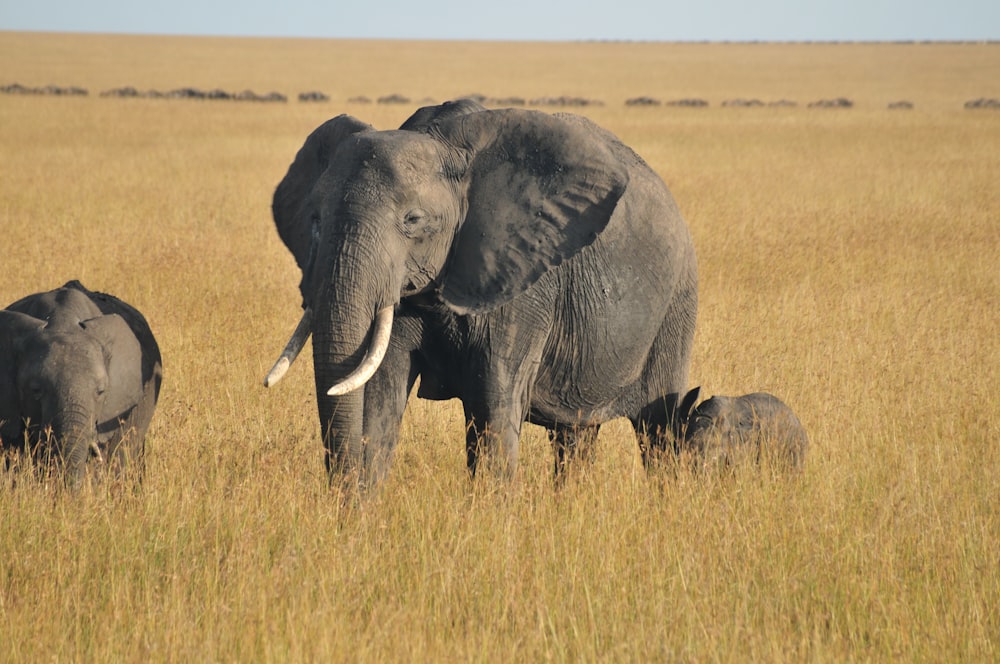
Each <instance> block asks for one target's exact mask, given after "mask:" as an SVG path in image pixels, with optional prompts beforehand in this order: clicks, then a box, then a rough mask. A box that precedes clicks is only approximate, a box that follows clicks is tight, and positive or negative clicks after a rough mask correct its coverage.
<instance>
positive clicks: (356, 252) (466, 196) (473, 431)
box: [0, 99, 808, 490]
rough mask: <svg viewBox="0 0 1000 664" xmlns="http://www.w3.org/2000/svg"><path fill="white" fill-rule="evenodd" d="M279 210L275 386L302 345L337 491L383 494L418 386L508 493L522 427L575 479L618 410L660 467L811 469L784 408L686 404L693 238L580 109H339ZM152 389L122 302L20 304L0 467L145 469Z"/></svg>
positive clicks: (642, 173)
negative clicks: (282, 260)
mask: <svg viewBox="0 0 1000 664" xmlns="http://www.w3.org/2000/svg"><path fill="white" fill-rule="evenodd" d="M272 215H273V219H274V224H275V227H276V230H277V233H278V236H279V237H280V239H281V240H282V242H284V244H285V245H286V247H287V248H288V249H289V251H290V252H291V253H292V255H293V256H294V258H295V261H296V263H297V265H298V268H299V269H300V270H301V275H300V276H301V278H300V279H299V288H300V292H301V303H302V316H301V319H300V321H299V322H298V324H297V326H296V327H295V330H294V332H293V333H292V335H291V338H290V340H289V342H288V344H287V346H286V347H285V349H284V350H283V351H282V352H281V353H280V356H279V357H278V360H277V361H276V362H275V364H274V367H273V368H272V369H271V371H270V372H269V373H268V375H267V377H266V378H265V379H264V384H265V386H267V387H273V386H274V385H275V384H276V383H277V382H278V381H279V380H280V379H281V378H282V376H284V375H285V373H286V372H287V371H288V370H289V369H290V367H291V365H292V363H293V362H294V361H295V359H296V356H297V355H298V354H299V351H300V350H301V349H302V347H303V346H304V344H305V342H306V340H307V339H308V338H309V337H310V336H311V337H312V339H313V343H312V348H313V366H314V374H315V382H316V388H317V391H316V399H317V409H318V414H319V425H320V431H319V433H320V436H321V439H322V441H323V446H324V450H325V462H326V467H327V471H328V474H329V477H330V480H331V482H343V483H346V484H349V485H350V486H351V487H353V488H355V489H357V488H360V489H362V490H364V489H368V488H370V487H374V486H377V485H378V484H379V483H380V482H381V481H382V480H383V479H384V477H385V476H386V473H387V472H388V471H389V467H390V465H391V463H392V460H393V457H394V455H395V450H396V446H397V442H398V439H399V432H400V424H401V421H402V417H403V412H404V409H405V408H406V404H407V401H408V398H409V396H410V393H411V390H412V389H413V388H414V386H415V385H416V384H417V382H418V380H419V388H418V389H417V396H418V397H421V398H425V399H431V400H446V399H459V400H460V401H461V402H462V405H463V408H464V413H465V420H466V427H465V453H466V462H467V466H468V470H469V472H470V474H471V475H473V476H475V475H476V473H477V471H479V470H480V469H481V468H483V467H484V466H485V467H487V468H489V469H490V472H492V473H495V474H498V475H500V476H502V477H510V476H511V475H512V474H513V473H514V471H515V470H516V466H517V458H518V447H519V440H520V433H521V427H522V424H523V423H524V422H530V423H533V424H536V425H539V426H541V427H544V428H545V429H546V430H547V432H548V436H549V439H550V441H551V443H552V447H553V452H554V476H555V477H556V478H557V480H558V479H561V478H563V477H565V471H566V468H567V465H568V464H571V463H581V462H582V460H576V461H574V457H589V456H590V454H589V453H588V450H589V448H590V446H591V445H592V444H593V443H594V441H595V439H596V437H597V434H598V431H599V429H600V427H601V425H602V424H603V423H604V422H607V421H608V420H611V419H615V418H620V417H624V418H627V419H628V420H629V421H630V422H631V424H632V427H633V429H634V431H635V434H636V439H637V441H638V443H639V450H640V452H641V456H642V461H643V463H644V465H645V466H646V467H650V466H656V465H658V463H659V462H660V461H661V460H671V459H686V460H689V461H691V462H692V463H694V464H695V466H696V467H699V468H704V467H719V466H721V467H731V466H734V465H736V464H741V463H743V462H744V461H746V460H749V462H750V463H754V464H759V463H764V462H765V461H766V462H767V463H771V462H772V461H773V462H776V463H779V464H780V466H781V467H783V468H784V467H787V468H791V469H798V468H800V467H801V465H802V463H803V458H804V455H805V452H806V448H807V445H808V440H807V436H806V433H805V430H804V428H803V426H802V424H801V422H800V421H799V420H798V418H797V417H796V416H795V414H794V413H793V412H792V411H791V409H790V408H789V407H788V406H787V405H785V404H784V403H783V402H781V401H780V400H779V399H777V398H776V397H774V396H772V395H769V394H766V393H760V392H758V393H752V394H747V395H744V396H740V397H721V396H715V397H713V398H710V399H707V400H705V401H702V402H700V403H699V402H698V400H699V398H700V393H701V389H700V388H695V389H689V388H688V374H689V369H690V364H691V355H692V350H693V346H694V344H693V338H694V331H695V320H696V315H697V310H698V274H697V260H696V258H695V249H694V245H693V242H692V238H691V235H690V233H689V230H688V226H687V224H686V222H685V221H684V219H683V217H682V216H681V214H680V211H679V209H678V206H677V204H676V203H675V201H674V199H673V197H672V195H671V194H670V192H669V191H668V190H667V187H666V185H665V184H664V182H663V180H662V179H661V178H660V177H659V176H658V175H657V174H656V173H655V172H654V171H653V170H652V169H651V168H650V167H649V166H648V165H647V164H646V163H645V162H644V161H643V160H642V158H641V157H639V156H638V155H637V154H636V153H635V152H634V151H632V150H631V149H630V148H628V147H627V146H625V145H624V144H623V143H621V142H620V141H619V140H618V139H617V138H616V137H615V136H614V135H612V134H611V133H610V132H608V131H607V130H605V129H603V128H601V127H599V126H597V125H596V124H594V123H593V122H592V121H590V120H588V119H586V118H584V117H582V116H579V115H573V114H568V113H556V114H549V113H546V112H542V111H537V110H527V109H522V108H506V109H487V108H486V107H485V106H483V105H482V104H481V103H479V102H478V101H476V100H473V99H460V100H457V101H454V102H445V103H443V104H438V105H431V106H425V107H422V108H420V109H418V110H417V111H416V112H415V113H414V114H413V115H412V116H410V117H409V118H408V119H407V120H406V121H405V122H404V123H403V124H402V125H401V126H400V127H399V129H396V130H388V131H387V130H377V129H375V128H374V127H372V126H371V125H369V124H367V123H365V122H363V121H361V120H359V119H357V118H354V117H352V116H349V115H340V116H337V117H335V118H333V119H331V120H328V121H327V122H325V123H323V124H321V125H320V126H319V127H317V128H316V129H315V130H314V131H313V132H312V133H311V134H310V135H309V136H308V137H307V138H306V139H305V142H304V144H303V145H302V147H301V148H300V149H299V151H298V153H297V154H296V155H295V157H294V159H293V161H292V163H291V165H290V166H289V167H288V171H287V173H286V174H285V175H284V177H283V178H282V179H281V181H280V183H279V184H278V186H277V188H276V190H275V192H274V195H273V199H272ZM56 278H57V276H56V275H53V279H56ZM291 280H292V275H289V281H291ZM289 327H291V325H289ZM166 360H167V362H168V363H169V358H166ZM162 375H163V372H162V360H161V356H160V349H159V347H158V345H157V342H156V340H155V337H154V335H153V332H152V331H151V330H150V327H149V325H148V324H147V322H146V319H145V317H144V316H143V314H142V313H140V312H139V311H138V310H137V309H136V308H134V307H133V306H131V305H129V304H127V303H125V302H123V301H122V300H120V299H118V298H116V297H114V296H112V295H108V294H103V293H99V292H94V291H90V290H88V289H87V288H86V287H85V286H84V285H83V284H81V283H80V282H78V281H70V282H68V283H65V284H64V285H63V286H61V287H59V288H56V289H54V290H50V291H44V292H38V293H35V294H31V295H27V296H25V297H23V298H21V299H19V300H17V301H16V302H14V303H12V304H10V305H9V306H7V307H6V308H5V309H4V310H2V311H0V439H2V444H3V446H4V447H5V448H7V449H6V450H5V452H6V453H5V458H6V461H7V463H8V464H11V463H13V462H12V461H11V459H15V460H16V459H24V458H27V459H34V460H36V461H38V462H39V467H41V468H54V469H55V470H56V471H57V472H62V473H63V474H64V475H65V478H66V481H67V483H69V484H70V485H71V486H78V485H80V484H81V483H82V482H83V481H85V479H86V478H88V477H89V478H99V477H102V476H106V475H107V474H109V473H114V474H121V473H123V472H130V471H134V472H135V474H136V475H137V476H141V474H142V467H143V457H144V436H145V433H146V430H147V428H148V426H149V424H150V420H151V418H152V417H153V411H154V409H155V405H156V401H157V398H158V395H159V392H160V386H161V382H162ZM294 416H295V415H290V417H294ZM456 433H457V432H456ZM164 435H165V436H169V424H164Z"/></svg>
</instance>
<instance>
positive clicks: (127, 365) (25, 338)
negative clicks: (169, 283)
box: [0, 282, 159, 483]
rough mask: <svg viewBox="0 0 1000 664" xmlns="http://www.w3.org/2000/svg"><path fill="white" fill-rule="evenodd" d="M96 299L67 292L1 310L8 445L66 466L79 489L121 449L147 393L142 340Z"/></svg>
mask: <svg viewBox="0 0 1000 664" xmlns="http://www.w3.org/2000/svg"><path fill="white" fill-rule="evenodd" d="M74 283H75V282H74ZM80 289H82V286H80ZM88 293H89V292H88V291H85V290H79V289H77V288H73V287H63V288H62V289H58V290H57V291H51V292H50V293H44V294H36V295H34V296H29V297H28V298H24V299H22V300H19V301H18V302H16V303H14V304H13V305H11V306H10V307H9V308H8V309H6V310H3V311H0V336H2V341H0V439H2V441H3V445H4V446H5V447H20V448H22V449H23V447H24V446H25V445H27V446H28V447H30V448H31V450H32V452H33V453H34V455H35V456H36V458H39V459H43V458H50V459H58V461H59V462H60V463H61V464H62V465H63V466H64V467H65V469H66V471H67V477H68V479H69V480H70V482H71V483H76V482H77V481H78V480H79V479H80V477H81V476H82V474H83V472H84V470H85V467H86V463H87V461H88V459H90V458H91V457H97V458H98V459H101V460H104V458H105V455H106V454H108V453H113V452H115V451H116V450H118V447H119V444H120V443H121V441H122V439H123V437H126V436H127V435H129V432H127V431H124V430H123V429H125V428H128V427H129V426H135V424H136V423H137V422H136V421H135V418H134V417H133V415H134V411H135V410H136V409H137V407H139V406H140V404H141V403H142V401H143V397H144V391H145V390H144V377H143V365H144V361H143V348H142V346H141V344H140V341H139V339H138V338H137V336H136V334H135V333H134V332H133V330H132V328H131V327H130V325H129V323H128V322H127V321H126V320H125V319H124V318H123V317H122V315H119V314H117V313H103V312H102V311H101V308H100V307H99V306H98V304H97V303H95V302H94V301H93V300H92V299H91V298H90V297H89V295H88ZM108 297H110V296H108ZM143 322H144V321H143ZM151 338H152V336H151V335H150V339H151ZM154 343H155V342H154ZM155 359H156V364H157V374H158V362H159V353H158V351H156V358H155ZM147 364H148V363H147ZM150 378H152V376H151V377H150ZM157 380H158V375H157ZM154 398H155V390H154ZM141 424H142V426H143V431H144V426H145V423H141Z"/></svg>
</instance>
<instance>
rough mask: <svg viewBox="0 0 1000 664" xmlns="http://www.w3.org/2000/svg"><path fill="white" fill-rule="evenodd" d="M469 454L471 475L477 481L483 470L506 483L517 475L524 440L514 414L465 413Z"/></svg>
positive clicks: (473, 411)
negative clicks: (519, 450) (518, 459)
mask: <svg viewBox="0 0 1000 664" xmlns="http://www.w3.org/2000/svg"><path fill="white" fill-rule="evenodd" d="M465 420H466V425H465V427H466V428H465V454H466V463H467V465H468V468H469V474H470V475H471V476H473V477H475V476H476V473H477V472H478V471H479V469H480V468H481V467H485V468H487V469H488V471H490V472H491V473H492V474H496V475H497V476H498V477H502V478H504V479H510V478H512V477H513V476H514V473H515V472H516V471H517V453H518V446H519V444H520V438H521V421H520V419H518V418H517V417H516V416H515V415H514V414H513V413H512V412H495V411H494V412H492V413H490V414H489V415H487V414H485V413H484V412H483V411H481V410H480V411H477V410H476V409H470V408H468V407H466V409H465Z"/></svg>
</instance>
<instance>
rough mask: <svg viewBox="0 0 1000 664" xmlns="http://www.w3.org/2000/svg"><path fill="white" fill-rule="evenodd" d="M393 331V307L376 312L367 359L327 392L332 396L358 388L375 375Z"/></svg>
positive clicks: (387, 348)
mask: <svg viewBox="0 0 1000 664" xmlns="http://www.w3.org/2000/svg"><path fill="white" fill-rule="evenodd" d="M391 333H392V307H391V306H390V307H386V308H384V309H382V310H381V311H379V312H378V313H377V314H375V329H374V331H373V332H372V341H371V344H369V346H368V352H367V353H365V359H363V360H361V364H359V365H358V368H357V369H355V370H354V371H352V372H351V374H350V375H349V376H348V377H347V378H345V379H344V380H342V381H340V382H339V383H337V384H336V385H334V386H333V387H331V388H330V389H329V390H327V392H326V393H327V394H328V395H329V396H331V397H336V396H340V395H342V394H347V393H348V392H353V391H354V390H356V389H358V388H359V387H361V386H362V385H364V384H365V383H367V382H368V381H369V380H371V377H372V376H374V375H375V371H376V370H377V369H378V366H379V365H380V364H382V358H384V357H385V352H386V351H387V350H389V335H390V334H391Z"/></svg>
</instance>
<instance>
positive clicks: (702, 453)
mask: <svg viewBox="0 0 1000 664" xmlns="http://www.w3.org/2000/svg"><path fill="white" fill-rule="evenodd" d="M700 392H701V388H700V387H696V388H694V389H693V390H691V391H689V392H688V393H687V394H686V395H685V396H684V398H683V399H682V400H681V404H680V406H679V411H678V418H677V421H678V422H680V423H681V425H682V429H681V432H680V442H679V445H678V448H679V450H680V451H681V453H685V452H687V453H689V454H691V455H692V456H693V457H694V458H695V459H696V460H697V462H698V465H700V466H704V467H706V468H708V467H716V468H727V467H733V466H736V465H739V464H741V463H745V462H747V461H752V462H754V463H758V464H763V463H769V464H771V465H772V466H774V467H777V468H793V469H800V468H801V467H802V463H803V460H804V457H805V453H806V448H807V447H808V444H809V440H808V437H807V436H806V431H805V429H804V428H803V426H802V423H801V422H799V418H798V417H796V416H795V413H793V412H792V409H791V408H789V407H788V406H787V405H786V404H785V403H784V402H783V401H781V400H780V399H778V398H777V397H776V396H774V395H771V394H768V393H766V392H755V393H753V394H744V395H743V396H739V397H726V396H713V397H712V398H711V399H708V400H706V401H702V402H701V403H700V404H698V405H697V406H695V402H697V400H698V396H699V394H700Z"/></svg>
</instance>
